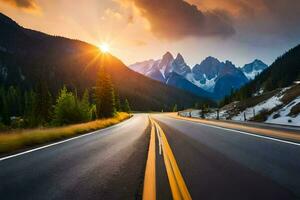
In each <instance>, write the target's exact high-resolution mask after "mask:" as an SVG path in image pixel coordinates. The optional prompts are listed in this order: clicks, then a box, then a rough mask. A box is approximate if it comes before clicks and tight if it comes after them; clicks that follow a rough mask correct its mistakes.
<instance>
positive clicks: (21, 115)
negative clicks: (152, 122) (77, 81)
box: [0, 67, 130, 129]
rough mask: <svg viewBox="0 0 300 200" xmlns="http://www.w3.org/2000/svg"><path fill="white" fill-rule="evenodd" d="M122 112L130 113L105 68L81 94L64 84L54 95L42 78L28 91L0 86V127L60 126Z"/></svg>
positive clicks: (107, 116) (128, 107)
mask: <svg viewBox="0 0 300 200" xmlns="http://www.w3.org/2000/svg"><path fill="white" fill-rule="evenodd" d="M121 111H123V112H130V105H129V102H128V100H127V99H120V97H119V94H118V92H117V91H115V90H114V87H113V84H112V81H111V78H110V75H109V74H108V73H107V72H106V70H105V68H104V67H102V68H101V69H100V70H99V75H98V80H97V83H96V86H95V87H94V88H92V89H91V90H88V89H86V90H85V91H84V92H83V93H82V94H81V95H79V94H78V93H77V90H76V88H73V89H68V88H67V87H66V86H63V87H62V88H61V89H60V91H59V92H58V94H57V95H54V94H52V93H51V92H50V91H49V89H48V87H47V83H46V82H43V81H39V82H38V83H37V87H36V88H34V89H30V90H22V89H20V87H19V86H9V87H4V86H0V129H1V128H2V129H5V128H10V127H11V128H33V127H38V126H62V125H67V124H75V123H81V122H88V121H91V120H95V119H101V118H109V117H114V116H115V115H116V114H117V112H121Z"/></svg>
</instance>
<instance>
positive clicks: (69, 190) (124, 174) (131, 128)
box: [0, 115, 149, 200]
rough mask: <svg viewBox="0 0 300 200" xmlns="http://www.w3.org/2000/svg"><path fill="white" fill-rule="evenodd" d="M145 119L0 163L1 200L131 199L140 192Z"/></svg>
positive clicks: (140, 118) (145, 151) (141, 116)
mask: <svg viewBox="0 0 300 200" xmlns="http://www.w3.org/2000/svg"><path fill="white" fill-rule="evenodd" d="M147 128H148V117H147V115H135V116H134V117H132V118H131V119H129V120H126V121H125V122H122V123H121V124H119V125H116V126H114V127H111V128H108V129H105V130H102V131H97V132H95V133H94V134H91V135H88V136H84V137H81V138H78V139H75V140H71V141H68V142H65V143H61V144H58V145H54V146H51V147H49V148H45V149H41V150H38V151H34V152H32V153H28V154H24V155H20V156H17V157H13V158H10V159H7V160H3V161H0V199H1V200H2V199H3V200H10V199H22V200H25V199H30V200H33V199H38V200H43V199H72V200H74V199H134V198H136V197H137V198H138V197H139V195H141V193H142V184H143V177H144V168H145V164H146V155H147V148H148V143H149V135H148V134H147V132H148V131H147Z"/></svg>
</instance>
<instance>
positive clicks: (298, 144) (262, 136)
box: [171, 117, 300, 146]
mask: <svg viewBox="0 0 300 200" xmlns="http://www.w3.org/2000/svg"><path fill="white" fill-rule="evenodd" d="M171 118H174V119H177V120H182V121H188V122H191V123H196V124H200V125H202V126H207V127H211V128H217V129H222V130H226V131H232V132H237V133H241V134H244V135H249V136H253V137H258V138H264V139H267V140H273V141H276V142H282V143H286V144H291V145H296V146H300V143H296V142H291V141H287V140H282V139H277V138H273V137H268V136H264V135H259V134H255V133H248V132H245V131H240V130H236V129H231V128H224V127H220V126H217V125H209V124H205V123H203V122H199V121H193V120H190V119H181V118H177V117H171Z"/></svg>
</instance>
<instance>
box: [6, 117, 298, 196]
mask: <svg viewBox="0 0 300 200" xmlns="http://www.w3.org/2000/svg"><path fill="white" fill-rule="evenodd" d="M151 119H152V120H153V123H149V119H148V115H147V114H138V115H135V116H134V117H133V118H131V119H129V120H127V121H125V122H122V123H121V124H119V125H116V126H113V127H111V128H108V129H105V130H101V131H97V132H95V133H93V134H89V135H86V136H83V137H80V138H77V139H74V140H71V141H67V142H64V143H60V144H57V145H53V146H50V147H47V148H44V149H40V150H37V151H34V152H30V153H27V154H23V155H20V156H16V157H12V158H9V159H4V160H1V161H0V199H141V198H142V195H145V192H144V194H143V188H144V191H145V186H146V187H151V188H152V187H153V188H154V190H149V191H147V192H148V193H147V194H149V192H151V191H154V193H155V194H154V197H155V196H156V198H157V199H172V197H174V194H175V195H176V190H177V192H178V194H179V195H182V196H181V197H183V196H184V197H185V198H182V199H189V197H190V198H193V199H230V200H233V199H280V200H282V199H299V198H300V156H299V155H300V145H299V144H297V143H294V142H289V141H284V140H277V139H272V138H268V137H261V136H259V135H255V134H249V133H246V132H238V131H234V130H228V129H224V128H220V127H214V126H208V125H205V124H202V123H199V122H193V121H188V120H181V119H175V118H172V117H170V116H167V115H161V114H153V115H151ZM151 131H152V132H151ZM150 133H151V134H150ZM150 135H151V137H150ZM150 138H154V142H155V143H150V145H149V142H150V141H153V140H151V139H150ZM149 139H150V140H149ZM151 145H154V146H152V147H154V148H151ZM149 146H150V148H149ZM148 149H149V150H148ZM152 150H153V151H154V153H153V154H151V153H149V152H151V151H152ZM147 156H151V157H152V156H153V158H154V159H149V157H148V160H147ZM151 162H152V163H151ZM149 163H150V164H149ZM148 164H149V165H148ZM146 166H147V167H146ZM148 168H150V172H151V173H149V174H153V173H152V172H155V174H154V176H150V178H149V177H148V178H146V177H147V175H145V174H147V173H145V172H146V171H148ZM151 170H152V171H151ZM144 176H145V179H144ZM172 176H173V177H172ZM178 177H179V178H178ZM180 177H181V179H180ZM172 178H173V179H172ZM145 180H147V181H145ZM144 181H145V182H144ZM151 182H152V183H151ZM143 183H144V185H143ZM172 183H173V184H172ZM174 183H175V184H174ZM176 187H177V188H176ZM174 188H175V189H174ZM182 188H185V189H186V190H185V189H182ZM174 191H175V192H174ZM182 191H183V192H182Z"/></svg>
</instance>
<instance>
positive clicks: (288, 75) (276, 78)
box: [224, 45, 300, 104]
mask: <svg viewBox="0 0 300 200" xmlns="http://www.w3.org/2000/svg"><path fill="white" fill-rule="evenodd" d="M299 58H300V45H298V46H296V47H294V48H292V49H290V50H289V51H288V52H286V53H285V54H283V55H282V56H279V57H278V58H277V59H276V60H275V62H274V63H273V64H272V65H271V66H270V67H269V68H267V69H266V70H264V71H263V72H262V73H261V74H259V75H258V76H257V77H256V78H255V79H254V80H253V81H251V82H249V83H248V84H246V85H245V86H243V87H242V88H241V89H239V90H237V91H236V92H234V94H232V95H231V96H229V97H227V98H226V99H225V102H224V104H226V103H230V102H232V101H236V100H243V99H246V98H250V97H252V96H253V95H254V94H256V93H264V92H268V91H272V90H275V89H277V88H284V87H288V86H290V85H292V84H293V82H294V81H297V80H298V79H299V78H300V59H299Z"/></svg>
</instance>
